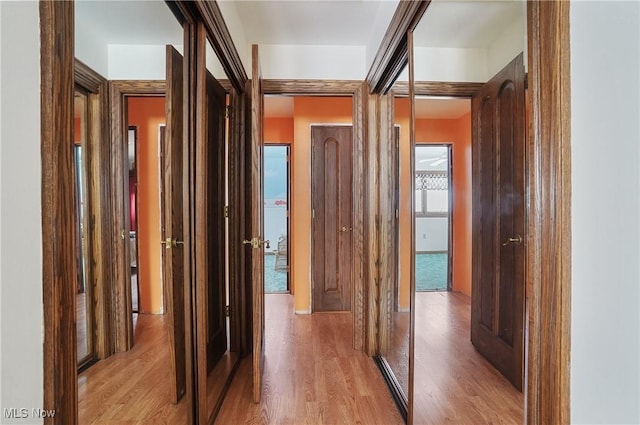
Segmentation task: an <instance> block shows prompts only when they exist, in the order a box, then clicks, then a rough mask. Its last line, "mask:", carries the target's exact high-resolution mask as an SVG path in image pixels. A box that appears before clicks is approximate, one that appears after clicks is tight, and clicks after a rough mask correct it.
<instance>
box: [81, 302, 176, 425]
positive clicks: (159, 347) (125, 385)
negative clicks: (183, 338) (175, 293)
mask: <svg viewBox="0 0 640 425" xmlns="http://www.w3.org/2000/svg"><path fill="white" fill-rule="evenodd" d="M135 317H137V320H135V321H134V327H135V341H136V344H135V345H134V347H133V349H132V350H130V351H128V352H126V353H118V354H114V355H113V356H111V357H109V358H107V359H105V360H102V361H100V362H98V363H96V364H95V365H93V366H91V367H90V368H89V369H87V370H86V371H85V372H83V373H82V374H80V376H79V377H78V418H79V421H78V423H79V424H82V425H85V424H95V425H107V424H109V425H112V424H119V425H137V424H171V425H178V424H183V423H185V417H186V414H187V405H186V403H185V399H184V398H183V399H182V401H181V402H180V403H179V404H172V403H171V394H170V390H169V388H170V382H171V380H170V377H169V371H170V368H169V347H168V343H169V342H168V335H167V332H166V328H165V318H166V315H151V314H141V315H134V318H135Z"/></svg>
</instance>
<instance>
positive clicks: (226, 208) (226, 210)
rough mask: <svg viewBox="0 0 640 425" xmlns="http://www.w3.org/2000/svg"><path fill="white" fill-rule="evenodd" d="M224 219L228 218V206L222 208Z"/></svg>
mask: <svg viewBox="0 0 640 425" xmlns="http://www.w3.org/2000/svg"><path fill="white" fill-rule="evenodd" d="M224 218H229V205H225V206H224Z"/></svg>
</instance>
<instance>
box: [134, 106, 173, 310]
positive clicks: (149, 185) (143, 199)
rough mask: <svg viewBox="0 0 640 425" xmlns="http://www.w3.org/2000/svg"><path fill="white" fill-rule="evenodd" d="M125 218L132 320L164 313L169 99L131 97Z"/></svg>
mask: <svg viewBox="0 0 640 425" xmlns="http://www.w3.org/2000/svg"><path fill="white" fill-rule="evenodd" d="M126 114H127V122H126V126H127V136H128V137H127V141H126V144H127V170H128V171H127V172H125V176H124V177H125V198H126V202H125V208H127V210H125V214H126V216H127V218H128V222H129V228H128V229H127V230H128V231H127V232H125V237H128V239H129V258H128V261H129V271H130V276H131V278H130V288H131V304H132V313H133V314H134V316H133V317H134V320H135V318H136V314H138V313H148V314H163V313H164V312H165V310H166V308H165V306H164V296H163V281H162V263H163V258H162V255H163V251H162V247H163V246H162V245H161V244H160V241H161V240H162V217H163V211H162V208H161V205H162V203H161V202H162V196H161V195H162V184H161V180H160V179H161V177H162V161H161V159H162V143H161V142H162V140H161V139H162V137H161V135H162V133H161V128H163V127H164V126H165V122H166V114H165V97H164V96H146V97H135V96H131V97H127V99H126Z"/></svg>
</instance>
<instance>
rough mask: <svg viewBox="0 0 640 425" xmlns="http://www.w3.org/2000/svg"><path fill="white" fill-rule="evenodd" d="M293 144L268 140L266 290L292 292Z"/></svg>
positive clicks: (266, 172)
mask: <svg viewBox="0 0 640 425" xmlns="http://www.w3.org/2000/svg"><path fill="white" fill-rule="evenodd" d="M289 158H290V147H289V145H288V144H274V143H269V142H268V141H265V146H264V165H263V166H264V182H263V193H264V206H263V208H264V237H265V239H266V240H268V241H270V247H265V250H264V291H265V293H267V294H269V293H287V292H289V279H290V278H289V270H290V268H289V208H290V202H289V187H290V184H289V176H290V166H289Z"/></svg>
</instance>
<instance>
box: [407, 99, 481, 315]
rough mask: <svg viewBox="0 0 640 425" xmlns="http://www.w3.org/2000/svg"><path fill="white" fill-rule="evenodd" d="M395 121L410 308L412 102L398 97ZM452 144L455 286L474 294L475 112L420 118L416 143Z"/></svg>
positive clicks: (453, 284) (417, 122)
mask: <svg viewBox="0 0 640 425" xmlns="http://www.w3.org/2000/svg"><path fill="white" fill-rule="evenodd" d="M395 123H396V124H397V125H400V296H399V302H400V307H401V308H408V307H409V278H410V275H409V274H410V267H411V245H410V242H409V241H410V238H411V213H412V212H411V193H410V187H411V178H412V170H411V162H410V160H411V157H410V154H411V149H410V141H409V101H408V99H396V101H395ZM445 142H446V143H452V148H451V150H452V157H453V158H452V163H453V176H452V190H453V244H452V248H453V253H452V255H453V271H452V287H453V290H454V291H459V292H462V293H464V294H467V295H469V296H470V295H471V113H467V114H465V115H463V116H462V117H460V118H458V119H416V143H445Z"/></svg>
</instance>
